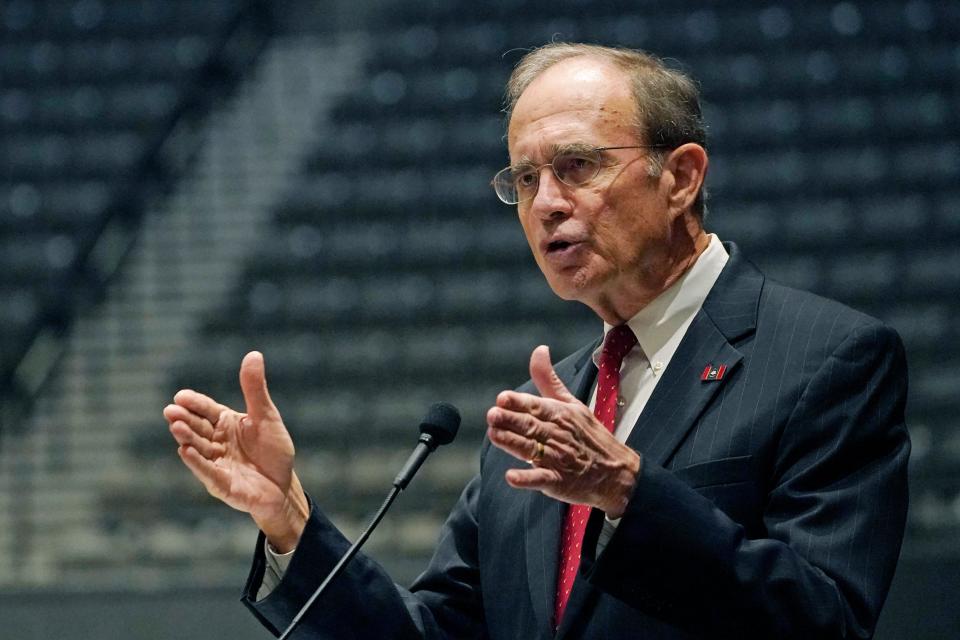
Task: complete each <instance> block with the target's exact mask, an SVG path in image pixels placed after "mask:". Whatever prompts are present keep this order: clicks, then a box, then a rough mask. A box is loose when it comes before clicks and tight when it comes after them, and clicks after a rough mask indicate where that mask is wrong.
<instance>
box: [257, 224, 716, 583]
mask: <svg viewBox="0 0 960 640" xmlns="http://www.w3.org/2000/svg"><path fill="white" fill-rule="evenodd" d="M729 257H730V256H729V255H728V254H727V250H726V249H724V248H723V245H722V244H721V243H720V240H719V239H718V238H717V236H716V235H715V234H710V244H709V245H707V248H706V249H705V250H704V251H703V253H702V254H700V257H699V258H697V261H696V262H694V263H693V265H692V266H691V267H690V268H689V269H688V270H687V272H686V273H685V274H683V275H682V276H681V277H680V278H679V279H678V280H677V281H676V282H674V283H673V285H671V286H670V288H669V289H667V290H666V291H664V292H663V293H661V294H660V295H659V296H657V297H656V298H654V300H653V301H652V302H651V303H650V304H648V305H647V306H646V307H644V308H643V309H641V310H640V312H639V313H638V314H637V315H635V316H633V317H632V318H630V320H629V321H627V324H628V325H629V326H630V329H631V330H632V331H633V333H634V335H635V336H637V344H636V345H635V346H634V347H633V349H631V350H630V352H629V353H627V355H626V356H625V357H624V359H623V364H622V365H621V366H620V392H619V401H618V409H617V422H616V429H614V436H615V437H616V438H617V440H619V441H620V442H626V440H627V437H628V436H629V435H630V433H631V432H632V431H633V429H634V425H636V423H637V420H638V419H639V418H640V414H641V413H642V412H643V408H644V407H645V406H646V404H647V400H649V399H650V396H651V395H652V394H653V390H654V388H656V386H657V382H658V381H659V380H660V378H661V377H662V376H663V373H664V372H665V371H666V370H667V366H668V365H669V364H670V360H671V358H673V354H674V353H675V352H676V351H677V347H678V346H680V341H681V340H682V339H683V336H684V334H686V332H687V328H688V327H689V326H690V323H691V322H693V318H694V316H696V315H697V312H698V311H700V307H702V306H703V301H704V300H706V298H707V294H709V293H710V289H712V288H713V284H714V283H715V282H716V281H717V278H718V277H719V276H720V272H721V271H722V270H723V267H724V266H725V265H726V264H727V260H728V259H729ZM612 328H613V325H609V324H607V323H604V326H603V335H604V337H606V335H607V331H609V330H610V329H612ZM602 347H603V343H601V345H600V346H599V347H597V349H596V350H595V351H594V352H593V362H594V364H597V365H598V366H599V358H600V351H601V348H602ZM596 396H597V387H596V384H594V387H593V392H592V393H591V395H590V409H591V410H592V409H593V408H594V406H595V404H596ZM637 426H638V428H641V429H642V428H643V425H637ZM617 522H618V521H615V520H610V519H607V521H606V522H605V523H604V527H603V532H602V533H601V534H600V539H599V540H598V542H597V552H598V553H599V552H600V551H601V550H602V549H603V547H605V546H606V544H607V542H608V541H609V540H610V536H612V535H613V533H614V531H615V530H616V526H617ZM264 551H265V553H266V560H267V562H266V570H265V571H264V574H263V582H262V583H261V584H260V588H259V589H258V590H257V599H258V600H262V599H263V598H265V597H266V596H267V595H269V594H270V592H271V591H273V589H274V588H276V586H277V585H278V584H279V583H280V579H281V578H282V577H283V574H284V572H286V570H287V567H288V566H289V565H290V560H291V559H292V558H293V554H294V551H295V550H294V551H290V552H289V553H284V554H279V553H276V552H275V551H274V550H273V549H271V548H270V545H269V544H267V543H266V542H264Z"/></svg>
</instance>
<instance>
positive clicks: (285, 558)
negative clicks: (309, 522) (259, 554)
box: [257, 539, 296, 602]
mask: <svg viewBox="0 0 960 640" xmlns="http://www.w3.org/2000/svg"><path fill="white" fill-rule="evenodd" d="M295 552H296V548H294V549H292V550H290V551H288V552H287V553H278V552H276V551H274V550H273V547H271V546H270V543H269V542H267V540H266V539H264V541H263V555H264V557H265V558H266V564H265V567H264V570H263V580H262V581H261V582H260V588H259V589H257V601H258V602H259V601H260V600H263V599H264V598H266V597H267V596H268V595H270V593H271V592H272V591H273V590H274V589H276V588H277V585H278V584H280V580H282V579H283V574H284V573H286V572H287V567H289V566H290V561H291V560H292V559H293V554H294V553H295Z"/></svg>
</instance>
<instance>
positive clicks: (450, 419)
mask: <svg viewBox="0 0 960 640" xmlns="http://www.w3.org/2000/svg"><path fill="white" fill-rule="evenodd" d="M459 428H460V411H459V410H457V408H456V407H455V406H453V405H452V404H450V403H448V402H436V403H434V404H432V405H430V408H429V409H428V410H427V415H426V416H424V417H423V422H421V423H420V433H425V434H429V435H430V436H432V438H433V440H434V442H436V444H438V445H440V444H449V443H450V442H453V439H454V437H456V435H457V429H459Z"/></svg>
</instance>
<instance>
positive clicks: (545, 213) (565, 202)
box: [530, 165, 573, 220]
mask: <svg viewBox="0 0 960 640" xmlns="http://www.w3.org/2000/svg"><path fill="white" fill-rule="evenodd" d="M572 210H573V205H572V203H571V202H570V187H568V186H567V185H565V184H563V183H562V182H560V180H559V179H558V178H557V176H556V174H555V173H554V172H553V169H552V168H551V167H550V166H549V165H547V166H545V167H542V168H541V169H540V179H539V181H538V185H537V193H536V194H535V195H534V196H533V200H532V201H531V203H530V212H531V213H533V214H534V215H536V216H537V217H539V218H542V219H543V220H552V219H556V218H561V217H566V216H568V215H570V212H571V211H572Z"/></svg>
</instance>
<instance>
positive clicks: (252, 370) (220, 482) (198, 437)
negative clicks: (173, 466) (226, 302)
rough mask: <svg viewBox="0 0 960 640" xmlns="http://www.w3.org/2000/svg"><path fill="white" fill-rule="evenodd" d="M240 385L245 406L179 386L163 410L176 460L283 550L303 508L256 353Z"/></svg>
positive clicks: (301, 520)
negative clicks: (175, 446)
mask: <svg viewBox="0 0 960 640" xmlns="http://www.w3.org/2000/svg"><path fill="white" fill-rule="evenodd" d="M240 388H241V389H242V391H243V398H244V402H245V404H246V409H247V412H246V413H240V412H237V411H234V410H232V409H230V408H229V407H226V406H224V405H222V404H219V403H218V402H216V401H214V400H213V399H212V398H210V397H208V396H205V395H203V394H202V393H197V392H196V391H192V390H190V389H183V390H181V391H178V392H177V394H176V395H175V396H174V398H173V404H170V405H167V406H166V407H165V408H164V410H163V415H164V417H165V418H166V419H167V422H168V423H169V426H170V433H171V434H172V435H173V437H174V439H175V440H176V441H177V444H178V445H179V447H178V449H177V453H178V454H179V455H180V459H181V460H183V463H184V464H185V465H186V466H187V468H189V469H190V471H191V472H193V475H195V476H196V477H197V479H198V480H200V482H201V483H203V486H204V487H206V489H207V491H208V492H209V493H210V495H212V496H214V497H216V498H218V499H220V500H222V501H223V502H225V503H226V504H228V505H230V506H231V507H233V508H234V509H238V510H240V511H245V512H247V513H249V514H250V515H251V517H253V519H254V521H255V522H256V523H257V525H258V526H259V527H260V529H261V530H262V531H263V532H264V533H265V534H266V535H267V537H268V538H269V540H270V543H271V545H273V547H274V548H275V549H277V550H278V551H281V552H285V551H289V550H290V549H292V548H294V547H295V546H296V544H297V542H298V541H299V539H300V534H301V533H302V532H303V527H304V525H305V523H306V521H307V517H308V514H309V507H308V504H307V499H306V495H305V494H304V493H303V488H302V487H301V486H300V482H299V480H298V479H297V477H296V474H295V473H294V471H293V459H294V447H293V440H291V438H290V434H289V432H288V431H287V429H286V427H285V426H284V424H283V420H282V419H281V417H280V412H279V411H277V407H276V405H274V404H273V401H272V400H271V399H270V394H269V392H268V391H267V380H266V374H265V370H264V362H263V355H262V354H260V353H258V352H256V351H252V352H250V353H248V354H247V355H246V356H245V357H244V359H243V362H242V363H241V365H240Z"/></svg>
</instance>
